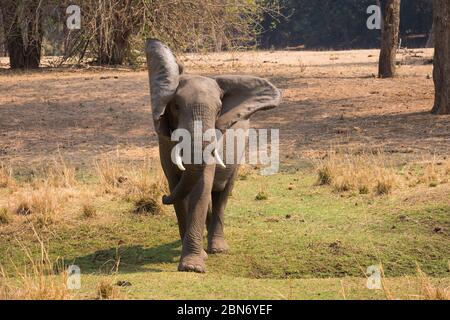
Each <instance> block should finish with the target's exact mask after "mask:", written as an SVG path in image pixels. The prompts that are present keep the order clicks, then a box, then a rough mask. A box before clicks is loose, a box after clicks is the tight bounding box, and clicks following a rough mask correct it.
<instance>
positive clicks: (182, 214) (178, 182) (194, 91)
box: [146, 39, 281, 272]
mask: <svg viewBox="0 0 450 320" xmlns="http://www.w3.org/2000/svg"><path fill="white" fill-rule="evenodd" d="M146 53H147V63H148V69H149V78H150V93H151V98H152V113H153V120H154V124H155V130H156V132H157V134H158V138H159V151H160V158H161V165H162V168H163V171H164V174H165V175H166V177H167V180H168V183H169V189H170V193H171V194H170V195H167V196H164V197H163V203H164V204H173V206H174V208H175V211H176V215H177V218H178V225H179V231H180V236H181V241H182V243H183V249H182V253H181V260H180V264H179V266H178V270H179V271H195V272H205V261H204V260H205V259H206V258H207V254H206V252H205V251H204V249H203V233H204V227H205V225H206V227H207V230H208V248H207V251H208V252H209V253H222V252H226V251H227V250H228V244H227V243H226V241H225V239H224V232H223V227H224V210H225V206H226V204H227V200H228V196H229V195H230V192H231V190H232V188H233V183H234V180H235V178H236V175H237V170H238V165H237V164H236V163H237V160H238V159H237V158H238V157H241V155H237V156H236V158H235V160H234V164H227V162H226V159H223V157H222V159H223V161H224V162H225V165H226V168H223V167H221V166H219V165H216V164H212V165H207V164H198V165H192V164H184V167H185V168H186V170H185V171H181V170H180V169H179V168H178V167H177V166H176V165H175V164H174V163H173V162H172V160H171V151H172V148H173V147H174V146H175V145H176V144H177V142H172V141H171V139H170V135H171V133H172V132H173V131H174V130H175V129H177V128H183V129H187V130H188V131H189V132H191V133H192V135H191V136H192V137H193V136H194V135H193V124H194V121H195V120H200V121H202V124H203V131H205V130H208V129H214V128H217V129H219V130H221V131H222V132H224V131H225V130H226V129H228V128H234V129H237V128H241V129H244V130H247V129H248V127H249V120H248V119H249V117H250V116H251V115H252V114H254V113H255V112H257V111H259V110H267V109H271V108H274V107H276V106H278V105H279V103H280V102H281V94H280V91H279V90H278V89H277V88H275V87H274V86H273V85H272V84H271V83H270V82H268V81H267V80H265V79H261V78H256V77H250V76H234V75H233V76H218V77H215V78H208V77H202V76H196V75H186V74H183V68H182V67H181V66H180V65H179V64H178V62H177V60H176V58H175V57H174V55H173V54H172V52H171V51H170V49H169V48H167V47H166V46H165V45H164V44H163V43H161V42H159V41H158V40H154V39H149V40H147V42H146ZM226 145H227V142H226V141H224V146H225V147H224V150H225V149H226ZM235 145H236V143H235ZM224 154H225V151H224Z"/></svg>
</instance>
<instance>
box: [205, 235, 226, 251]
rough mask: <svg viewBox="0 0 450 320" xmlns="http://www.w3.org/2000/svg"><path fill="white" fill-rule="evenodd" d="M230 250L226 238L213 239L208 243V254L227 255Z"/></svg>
mask: <svg viewBox="0 0 450 320" xmlns="http://www.w3.org/2000/svg"><path fill="white" fill-rule="evenodd" d="M229 249H230V247H229V246H228V244H227V242H226V241H225V239H224V238H213V239H212V240H211V241H208V253H211V254H216V253H227V252H228V250H229Z"/></svg>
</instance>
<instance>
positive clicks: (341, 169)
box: [316, 152, 398, 195]
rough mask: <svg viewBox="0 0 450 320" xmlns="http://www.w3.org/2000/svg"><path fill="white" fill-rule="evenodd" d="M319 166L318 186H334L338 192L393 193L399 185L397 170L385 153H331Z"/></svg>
mask: <svg viewBox="0 0 450 320" xmlns="http://www.w3.org/2000/svg"><path fill="white" fill-rule="evenodd" d="M316 167H317V174H318V184H320V185H330V186H332V188H333V190H334V191H336V192H347V191H357V192H359V193H360V194H368V193H370V192H374V193H376V194H378V195H384V194H389V193H391V192H392V190H393V189H394V188H395V186H396V185H397V184H398V181H397V180H398V179H397V176H396V174H395V171H394V169H393V167H392V166H391V165H389V164H388V163H387V161H386V159H385V157H384V156H383V154H382V153H377V154H356V155H351V154H340V153H336V152H329V153H328V154H327V156H326V157H325V159H323V160H321V161H319V162H318V163H317V164H316Z"/></svg>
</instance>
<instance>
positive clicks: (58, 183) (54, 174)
mask: <svg viewBox="0 0 450 320" xmlns="http://www.w3.org/2000/svg"><path fill="white" fill-rule="evenodd" d="M46 181H47V183H49V184H50V185H51V186H53V187H55V188H73V187H74V186H75V185H76V182H77V181H76V170H75V168H74V167H72V166H69V165H67V164H66V162H65V161H64V159H62V158H60V161H55V164H54V165H53V166H52V167H51V168H50V169H49V170H48V172H47V177H46Z"/></svg>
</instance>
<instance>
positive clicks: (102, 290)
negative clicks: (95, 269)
mask: <svg viewBox="0 0 450 320" xmlns="http://www.w3.org/2000/svg"><path fill="white" fill-rule="evenodd" d="M96 299H98V300H116V299H123V296H122V295H121V294H120V291H119V290H118V288H117V287H115V285H114V283H113V281H112V280H111V279H102V280H100V282H99V283H98V285H97V295H96Z"/></svg>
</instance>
